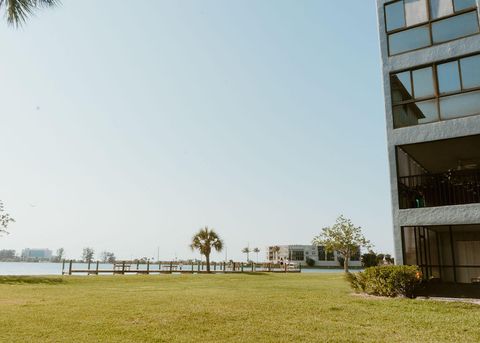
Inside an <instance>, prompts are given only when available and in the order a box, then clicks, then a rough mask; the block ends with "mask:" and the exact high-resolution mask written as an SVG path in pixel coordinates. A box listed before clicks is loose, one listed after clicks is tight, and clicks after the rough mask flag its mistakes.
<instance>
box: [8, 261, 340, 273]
mask: <svg viewBox="0 0 480 343" xmlns="http://www.w3.org/2000/svg"><path fill="white" fill-rule="evenodd" d="M132 267H133V266H132ZM155 267H156V268H155ZM73 268H74V269H87V264H83V263H74V264H73ZM90 268H91V269H95V264H92V265H91V267H90ZM135 268H136V266H135ZM99 269H112V265H111V264H100V266H99ZM140 269H144V270H146V269H147V266H146V265H140ZM154 269H158V265H157V266H155V265H150V270H154ZM182 269H183V270H191V266H190V265H184V266H183V267H182ZM67 270H68V264H65V271H67ZM341 271H342V269H304V270H302V273H338V272H341ZM0 275H62V264H61V263H28V262H0Z"/></svg>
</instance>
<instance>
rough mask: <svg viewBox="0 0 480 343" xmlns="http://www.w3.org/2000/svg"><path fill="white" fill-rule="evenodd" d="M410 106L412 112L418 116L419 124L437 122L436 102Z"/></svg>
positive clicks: (418, 103)
mask: <svg viewBox="0 0 480 343" xmlns="http://www.w3.org/2000/svg"><path fill="white" fill-rule="evenodd" d="M411 106H412V107H413V109H412V111H415V112H416V115H417V116H418V123H419V124H425V123H431V122H434V121H438V107H437V100H427V101H422V102H417V103H415V104H412V105H411ZM415 107H416V108H415Z"/></svg>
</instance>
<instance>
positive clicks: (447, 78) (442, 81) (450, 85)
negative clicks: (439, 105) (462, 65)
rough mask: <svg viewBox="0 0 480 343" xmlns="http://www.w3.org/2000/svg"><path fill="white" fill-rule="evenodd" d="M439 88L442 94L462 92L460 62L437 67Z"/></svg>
mask: <svg viewBox="0 0 480 343" xmlns="http://www.w3.org/2000/svg"><path fill="white" fill-rule="evenodd" d="M437 75H438V88H439V90H440V93H448V92H455V91H459V90H460V75H459V72H458V62H457V61H455V62H450V63H444V64H440V65H439V66H438V67H437Z"/></svg>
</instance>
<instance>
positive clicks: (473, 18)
mask: <svg viewBox="0 0 480 343" xmlns="http://www.w3.org/2000/svg"><path fill="white" fill-rule="evenodd" d="M477 32H478V15H477V12H469V13H465V14H462V15H459V16H456V17H452V18H447V19H444V20H440V21H437V22H434V23H432V36H433V42H434V43H441V42H446V41H449V40H452V39H456V38H460V37H465V36H468V35H471V34H474V33H477Z"/></svg>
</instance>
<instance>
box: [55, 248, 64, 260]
mask: <svg viewBox="0 0 480 343" xmlns="http://www.w3.org/2000/svg"><path fill="white" fill-rule="evenodd" d="M64 255H65V249H63V248H59V249H57V255H56V256H55V257H54V258H53V260H54V261H55V262H60V261H62V260H63V257H64Z"/></svg>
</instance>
